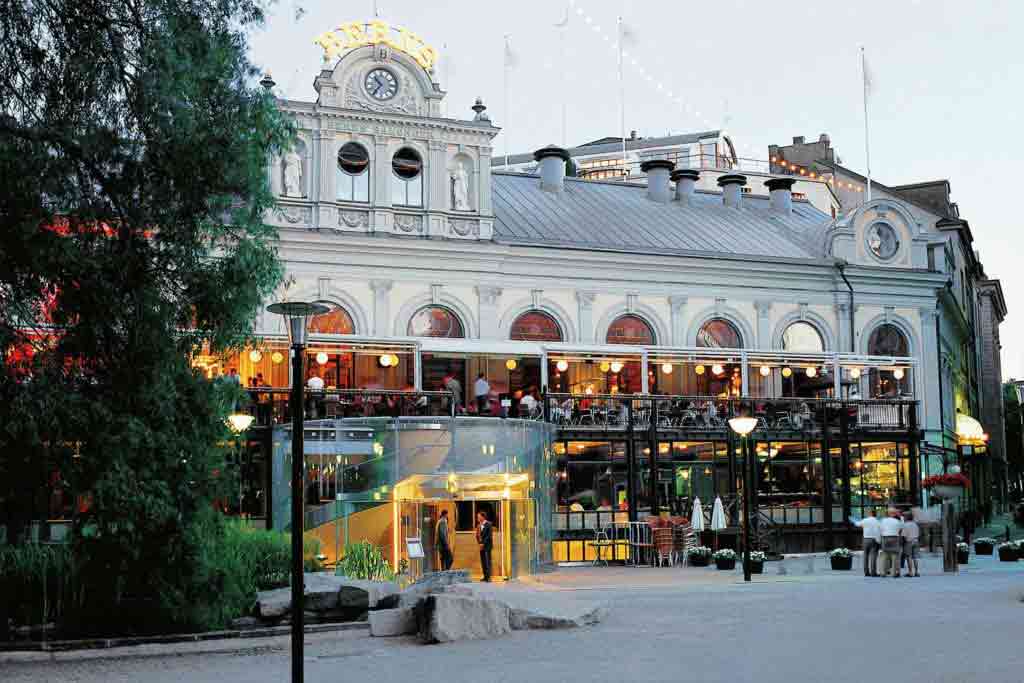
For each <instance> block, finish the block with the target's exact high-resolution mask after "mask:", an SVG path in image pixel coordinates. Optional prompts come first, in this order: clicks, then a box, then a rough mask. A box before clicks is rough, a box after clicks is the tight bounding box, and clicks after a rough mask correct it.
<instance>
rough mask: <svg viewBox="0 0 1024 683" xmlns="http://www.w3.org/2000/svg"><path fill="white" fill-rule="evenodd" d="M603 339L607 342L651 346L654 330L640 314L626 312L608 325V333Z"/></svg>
mask: <svg viewBox="0 0 1024 683" xmlns="http://www.w3.org/2000/svg"><path fill="white" fill-rule="evenodd" d="M605 341H606V342H607V343H608V344H638V345H646V346H653V345H654V330H652V329H651V326H650V325H649V324H647V321H646V320H644V319H643V318H641V317H640V316H637V315H633V314H632V313H627V314H626V315H620V316H619V317H618V318H616V319H615V321H614V322H613V323H612V324H611V325H609V326H608V335H607V336H606V337H605Z"/></svg>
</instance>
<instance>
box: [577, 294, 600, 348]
mask: <svg viewBox="0 0 1024 683" xmlns="http://www.w3.org/2000/svg"><path fill="white" fill-rule="evenodd" d="M596 296H597V295H596V294H595V293H594V292H586V291H578V292H576V303H577V304H578V306H579V315H578V316H577V317H578V318H579V325H580V327H579V340H580V343H581V344H593V343H594V320H593V318H594V298H595V297H596Z"/></svg>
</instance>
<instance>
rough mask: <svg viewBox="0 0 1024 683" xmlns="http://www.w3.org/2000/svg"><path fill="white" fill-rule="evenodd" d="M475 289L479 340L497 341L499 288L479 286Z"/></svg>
mask: <svg viewBox="0 0 1024 683" xmlns="http://www.w3.org/2000/svg"><path fill="white" fill-rule="evenodd" d="M475 289H476V296H477V299H478V301H479V308H478V310H477V317H478V319H479V320H480V338H481V339H497V338H498V298H499V297H500V296H501V288H500V287H490V286H485V285H479V286H477V287H475Z"/></svg>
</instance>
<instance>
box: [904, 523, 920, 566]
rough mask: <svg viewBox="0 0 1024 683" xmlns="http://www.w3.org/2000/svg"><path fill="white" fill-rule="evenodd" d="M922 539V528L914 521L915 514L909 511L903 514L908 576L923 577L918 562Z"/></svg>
mask: <svg viewBox="0 0 1024 683" xmlns="http://www.w3.org/2000/svg"><path fill="white" fill-rule="evenodd" d="M920 539H921V527H919V526H917V522H915V521H914V514H913V513H912V512H910V511H909V510H908V511H906V512H904V513H903V557H905V558H906V560H907V576H921V567H920V566H919V562H918V550H917V549H918V543H919V542H920Z"/></svg>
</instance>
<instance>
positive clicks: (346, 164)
mask: <svg viewBox="0 0 1024 683" xmlns="http://www.w3.org/2000/svg"><path fill="white" fill-rule="evenodd" d="M337 194H338V199H339V200H340V201H344V202H368V201H370V155H369V154H367V152H366V148H365V147H363V146H362V145H360V144H359V143H357V142H346V143H345V144H344V145H343V146H342V148H341V149H340V150H338V188H337Z"/></svg>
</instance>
